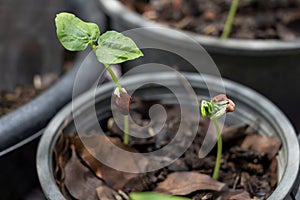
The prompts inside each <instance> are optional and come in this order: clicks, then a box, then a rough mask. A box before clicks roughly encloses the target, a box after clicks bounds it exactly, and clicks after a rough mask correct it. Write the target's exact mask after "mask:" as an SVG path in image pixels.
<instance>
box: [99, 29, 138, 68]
mask: <svg viewBox="0 0 300 200" xmlns="http://www.w3.org/2000/svg"><path fill="white" fill-rule="evenodd" d="M95 53H96V56H97V58H98V60H99V61H100V62H102V63H105V64H119V63H122V62H125V61H128V60H133V59H136V58H138V57H140V56H143V53H142V52H141V50H140V49H139V48H138V47H137V46H136V44H135V43H134V41H133V40H131V39H130V38H129V37H126V36H124V35H123V34H121V33H118V32H116V31H107V32H106V33H104V34H103V35H101V36H100V37H99V40H98V47H97V49H96V51H95Z"/></svg>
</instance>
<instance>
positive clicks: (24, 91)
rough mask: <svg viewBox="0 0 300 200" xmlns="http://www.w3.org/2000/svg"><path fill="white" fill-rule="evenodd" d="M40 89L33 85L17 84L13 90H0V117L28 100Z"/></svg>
mask: <svg viewBox="0 0 300 200" xmlns="http://www.w3.org/2000/svg"><path fill="white" fill-rule="evenodd" d="M41 91H42V90H38V89H36V88H34V87H33V86H19V87H16V88H15V90H13V91H0V117H1V116H3V115H5V114H7V113H10V112H11V111H13V110H15V109H17V108H18V107H20V106H22V105H23V104H25V103H27V102H29V101H30V100H31V99H33V98H34V97H35V96H37V95H38V94H39V93H40V92H41Z"/></svg>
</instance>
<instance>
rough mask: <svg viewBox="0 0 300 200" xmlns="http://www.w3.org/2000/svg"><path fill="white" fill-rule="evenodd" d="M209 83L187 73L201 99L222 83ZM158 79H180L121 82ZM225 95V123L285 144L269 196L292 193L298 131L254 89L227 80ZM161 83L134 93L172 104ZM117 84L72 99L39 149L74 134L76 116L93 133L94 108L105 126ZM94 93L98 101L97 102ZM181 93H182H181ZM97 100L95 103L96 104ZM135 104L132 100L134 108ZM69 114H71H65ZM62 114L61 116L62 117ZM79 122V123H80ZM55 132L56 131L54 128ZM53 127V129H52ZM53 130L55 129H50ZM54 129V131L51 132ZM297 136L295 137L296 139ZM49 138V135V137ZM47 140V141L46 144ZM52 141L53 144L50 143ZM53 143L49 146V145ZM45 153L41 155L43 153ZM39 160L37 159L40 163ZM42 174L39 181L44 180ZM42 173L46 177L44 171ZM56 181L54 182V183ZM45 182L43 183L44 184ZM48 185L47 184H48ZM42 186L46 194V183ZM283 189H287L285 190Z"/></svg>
mask: <svg viewBox="0 0 300 200" xmlns="http://www.w3.org/2000/svg"><path fill="white" fill-rule="evenodd" d="M205 77H206V78H205V80H206V82H204V81H203V79H202V78H201V76H199V75H191V74H187V75H185V78H187V80H188V81H189V83H190V84H191V86H192V87H193V89H194V91H195V93H196V95H197V97H198V99H206V100H209V99H210V93H209V91H208V89H207V87H206V84H207V83H208V82H209V84H211V86H213V87H212V89H213V90H214V91H213V93H219V92H221V89H220V88H221V87H220V83H218V82H215V78H214V77H212V76H205ZM147 79H153V81H155V79H157V80H160V82H161V83H164V84H163V85H165V86H168V87H169V86H174V85H176V84H178V79H177V78H176V75H174V74H170V73H165V74H164V73H161V74H159V75H157V76H151V77H149V76H148V77H147V76H145V75H139V76H133V77H131V78H130V79H128V80H126V81H125V80H124V82H123V83H122V84H123V85H124V86H125V88H126V90H127V91H131V89H132V88H134V86H135V85H136V83H139V84H143V82H144V80H147ZM224 83H225V87H226V94H227V96H228V97H229V98H231V99H232V100H233V101H234V102H235V104H236V110H235V112H233V113H230V114H228V115H227V116H226V124H228V125H239V124H242V123H247V124H250V125H252V126H253V127H255V129H257V131H258V132H259V133H260V134H263V135H275V136H277V137H278V138H279V139H280V140H281V141H282V147H281V150H280V152H279V155H278V156H277V158H278V185H277V188H278V189H277V188H276V190H275V191H274V192H273V193H272V195H271V196H270V197H269V199H283V198H284V197H285V196H287V195H289V192H290V190H291V189H292V187H293V185H294V182H295V179H296V176H297V172H298V166H299V147H298V142H297V139H296V134H295V131H294V130H293V128H292V126H291V124H290V123H289V121H288V120H287V119H286V117H285V116H284V115H283V114H282V113H281V112H280V111H279V110H278V109H277V108H276V107H275V106H274V105H273V104H272V103H271V102H269V101H268V100H266V99H265V98H264V97H262V96H261V95H259V94H257V93H255V92H254V91H252V90H250V89H248V88H245V87H243V86H240V85H238V84H235V83H233V82H230V81H225V82H224ZM163 85H162V84H146V85H144V86H143V87H142V88H139V89H138V90H137V91H135V92H134V94H133V96H134V97H139V98H140V99H143V100H160V102H161V103H162V104H166V105H170V104H176V103H178V102H177V100H176V98H174V95H173V94H172V92H171V91H170V90H169V89H168V88H166V87H165V86H163ZM113 88H114V85H113V84H108V85H104V86H102V87H100V88H98V89H97V90H96V92H95V93H94V92H93V91H92V92H89V93H87V94H85V95H83V96H82V97H81V98H79V99H77V100H76V101H74V102H73V117H70V115H71V105H69V106H68V107H67V108H65V109H64V110H63V111H62V112H61V113H60V114H59V115H58V116H57V117H56V120H53V122H52V123H51V124H50V125H49V126H48V128H47V130H46V132H45V135H44V137H43V139H42V141H41V143H40V148H39V149H41V147H42V145H46V146H47V145H48V146H49V150H50V151H47V152H53V149H54V147H55V144H56V142H57V139H58V137H59V136H60V135H61V134H62V133H65V134H68V133H74V132H76V127H75V124H74V120H73V118H74V117H75V118H77V119H80V120H77V123H76V126H77V127H80V130H81V131H85V132H86V133H89V132H93V130H95V129H96V128H97V126H98V124H95V123H93V120H92V118H93V117H94V116H93V115H91V114H90V113H91V110H93V109H95V110H96V116H97V118H98V121H99V124H100V126H101V127H102V129H103V130H104V131H105V129H106V121H107V119H108V118H109V117H110V116H111V110H110V105H111V94H112V91H113ZM94 95H95V102H94V100H93V99H94V98H93V97H94ZM179 95H181V94H180V93H179ZM186 100H187V101H185V103H186V105H188V104H189V102H188V100H189V99H188V98H186ZM94 103H95V104H94ZM135 106H136V104H135V103H133V105H132V107H133V108H134V107H135ZM66 114H67V116H68V117H66ZM59 117H61V118H60V119H59ZM78 121H79V123H78ZM53 128H55V132H54V133H53V131H52V130H54V129H53ZM50 129H51V130H50ZM51 131H52V132H51ZM50 132H51V133H50ZM47 135H48V136H50V135H51V137H52V139H53V136H54V139H53V140H51V142H49V140H48V141H46V140H47V139H46V138H47ZM293 137H295V139H294V138H293ZM48 139H49V138H48ZM44 143H45V144H44ZM50 143H51V144H50ZM49 144H50V145H49ZM39 151H40V152H39V153H38V158H39V155H41V154H42V150H39ZM291 152H294V154H293V156H292V157H293V159H294V160H293V162H292V163H291ZM41 156H42V155H41ZM49 159H50V163H51V164H50V166H53V164H54V163H53V160H52V159H53V157H52V156H50V157H49ZM39 162H42V161H41V160H40V161H39V159H38V166H39ZM49 170H50V174H51V175H52V177H51V179H53V173H52V172H53V168H52V169H49ZM39 174H40V180H41V179H43V177H41V172H39ZM42 176H45V174H43V175H42ZM54 184H55V182H54ZM42 185H43V183H42ZM46 187H48V186H46ZM43 189H44V191H45V193H47V191H46V190H45V188H44V186H43ZM283 191H284V192H283Z"/></svg>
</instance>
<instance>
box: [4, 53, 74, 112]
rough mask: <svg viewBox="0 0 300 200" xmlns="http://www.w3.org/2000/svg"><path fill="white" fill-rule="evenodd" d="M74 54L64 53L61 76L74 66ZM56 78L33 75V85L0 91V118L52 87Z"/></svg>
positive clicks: (47, 75) (48, 75) (52, 75)
mask: <svg viewBox="0 0 300 200" xmlns="http://www.w3.org/2000/svg"><path fill="white" fill-rule="evenodd" d="M75 58H76V53H74V52H70V51H65V53H64V64H63V66H62V74H65V73H67V72H68V71H69V70H70V69H71V68H72V67H73V65H74V60H75ZM57 79H58V76H57V75H55V74H45V75H43V76H40V75H35V77H34V80H33V84H31V85H21V86H17V87H16V88H15V89H14V90H2V91H0V117H2V116H4V115H6V114H8V113H10V112H12V111H14V110H15V109H17V108H19V107H21V106H22V105H24V104H26V103H28V102H29V101H30V100H32V99H33V98H34V97H36V96H38V95H39V94H41V93H42V92H43V91H44V90H45V89H47V88H48V87H49V86H50V85H52V84H53V83H54V82H55V81H56V80H57Z"/></svg>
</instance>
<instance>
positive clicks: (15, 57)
mask: <svg viewBox="0 0 300 200" xmlns="http://www.w3.org/2000/svg"><path fill="white" fill-rule="evenodd" d="M62 8H63V1H60V0H51V1H48V0H41V1H36V0H26V1H22V0H9V1H6V0H1V2H0V29H1V32H0V89H12V88H14V87H15V86H16V85H20V84H29V83H32V80H33V77H34V75H36V74H42V75H43V74H47V73H54V74H59V73H60V72H61V65H62V53H63V51H62V47H61V45H60V44H59V42H58V40H57V37H56V33H55V25H54V21H53V19H54V18H55V14H56V13H57V12H59V11H60V10H61V9H62Z"/></svg>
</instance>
